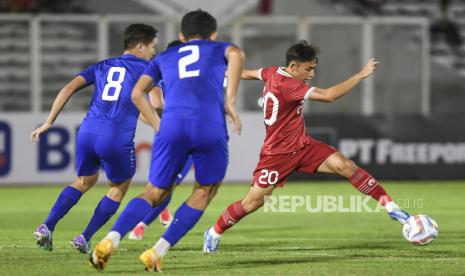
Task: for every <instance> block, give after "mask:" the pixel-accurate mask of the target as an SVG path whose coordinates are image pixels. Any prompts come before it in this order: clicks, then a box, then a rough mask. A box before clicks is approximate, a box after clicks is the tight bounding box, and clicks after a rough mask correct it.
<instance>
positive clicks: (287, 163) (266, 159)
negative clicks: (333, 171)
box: [252, 139, 337, 188]
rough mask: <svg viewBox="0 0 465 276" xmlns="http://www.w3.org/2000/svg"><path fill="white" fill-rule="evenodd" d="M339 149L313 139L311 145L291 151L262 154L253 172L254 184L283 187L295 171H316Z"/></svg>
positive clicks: (263, 186) (264, 186)
mask: <svg viewBox="0 0 465 276" xmlns="http://www.w3.org/2000/svg"><path fill="white" fill-rule="evenodd" d="M336 151H337V150H336V149H335V148H333V147H331V146H329V145H327V144H325V143H323V142H320V141H318V140H315V139H311V142H310V144H309V145H307V146H305V147H303V148H301V149H299V150H297V151H295V152H291V153H284V154H277V155H263V154H262V155H260V160H259V161H258V164H257V167H256V168H255V171H254V173H253V182H252V185H253V184H255V183H256V184H257V185H258V186H260V187H262V188H266V187H268V186H269V185H274V186H278V187H282V186H283V185H284V184H285V183H286V182H287V178H288V177H289V175H291V173H292V172H293V171H297V172H304V173H316V170H317V169H318V167H319V166H320V165H321V164H322V163H323V162H324V161H325V160H326V159H328V157H329V156H330V155H331V154H333V153H335V152H336Z"/></svg>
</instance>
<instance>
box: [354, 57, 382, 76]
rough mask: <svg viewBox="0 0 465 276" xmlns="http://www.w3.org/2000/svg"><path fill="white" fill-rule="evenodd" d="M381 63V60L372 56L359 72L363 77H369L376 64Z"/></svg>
mask: <svg viewBox="0 0 465 276" xmlns="http://www.w3.org/2000/svg"><path fill="white" fill-rule="evenodd" d="M378 64H379V61H376V60H375V59H374V58H371V59H370V60H369V61H368V62H367V64H365V66H364V67H363V69H362V70H361V71H360V72H359V73H358V74H359V76H360V78H361V79H365V78H367V77H369V76H370V75H371V74H373V72H374V71H375V69H376V66H377V65H378Z"/></svg>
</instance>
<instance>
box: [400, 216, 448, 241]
mask: <svg viewBox="0 0 465 276" xmlns="http://www.w3.org/2000/svg"><path fill="white" fill-rule="evenodd" d="M402 233H403V235H404V238H405V239H406V240H407V241H408V242H410V243H411V244H414V245H427V244H429V243H430V242H432V241H434V240H435V239H436V238H437V237H438V235H439V228H438V224H437V223H436V221H434V220H433V219H432V218H430V217H428V216H427V215H413V216H411V217H410V218H409V219H408V220H407V222H406V223H405V224H404V229H403V230H402Z"/></svg>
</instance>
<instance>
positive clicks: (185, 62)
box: [144, 40, 231, 124]
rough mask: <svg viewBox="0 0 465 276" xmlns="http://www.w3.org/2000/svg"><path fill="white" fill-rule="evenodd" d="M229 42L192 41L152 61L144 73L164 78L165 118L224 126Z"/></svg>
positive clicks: (155, 80)
mask: <svg viewBox="0 0 465 276" xmlns="http://www.w3.org/2000/svg"><path fill="white" fill-rule="evenodd" d="M230 45H231V44H230V43H227V42H216V41H208V40H193V41H190V42H187V43H184V44H181V45H178V46H175V47H171V48H169V49H167V50H166V51H164V52H162V53H161V54H159V55H158V56H157V57H156V58H155V59H153V60H152V61H151V62H150V65H149V66H148V67H147V68H146V70H145V72H144V74H146V75H149V76H150V77H152V79H153V80H154V83H158V82H159V81H160V80H162V79H163V87H162V89H163V91H164V96H165V106H164V109H163V119H167V118H173V119H194V120H205V121H214V122H219V123H221V124H225V118H224V116H225V114H224V93H223V81H224V75H225V73H226V67H227V59H226V56H225V52H226V48H227V47H228V46H230Z"/></svg>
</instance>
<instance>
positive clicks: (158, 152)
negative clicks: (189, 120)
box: [149, 122, 191, 189]
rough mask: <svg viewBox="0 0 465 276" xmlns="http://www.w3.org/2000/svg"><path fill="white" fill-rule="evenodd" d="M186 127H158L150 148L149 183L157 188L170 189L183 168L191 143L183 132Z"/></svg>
mask: <svg viewBox="0 0 465 276" xmlns="http://www.w3.org/2000/svg"><path fill="white" fill-rule="evenodd" d="M173 123H174V122H173ZM185 127H186V126H179V127H178V128H179V129H173V128H172V127H171V126H169V127H165V128H164V129H163V128H162V127H160V130H161V131H160V133H159V134H158V135H157V136H156V138H155V141H154V143H153V146H152V159H151V163H150V174H149V181H150V183H152V185H154V186H155V187H157V188H160V189H171V186H172V185H173V183H175V181H176V178H177V175H178V173H179V172H180V171H181V169H182V168H183V166H184V164H185V163H186V160H187V158H188V155H189V152H190V150H191V142H190V140H189V137H188V135H186V134H185V133H184V131H183V130H181V128H184V130H185Z"/></svg>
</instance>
